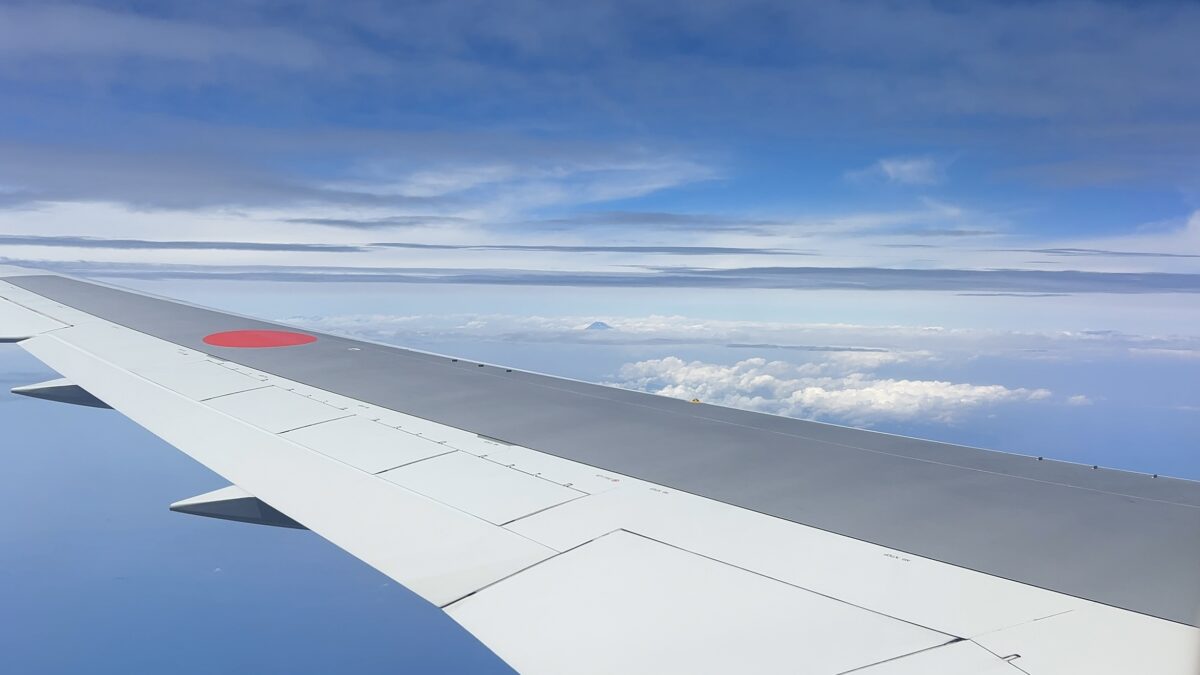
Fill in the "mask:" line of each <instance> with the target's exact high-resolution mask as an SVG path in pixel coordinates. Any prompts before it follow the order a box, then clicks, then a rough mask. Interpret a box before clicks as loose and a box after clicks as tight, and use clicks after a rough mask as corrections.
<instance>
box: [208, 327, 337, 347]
mask: <svg viewBox="0 0 1200 675" xmlns="http://www.w3.org/2000/svg"><path fill="white" fill-rule="evenodd" d="M316 341H317V338H316V337H315V336H312V335H305V334H304V333H292V332H290V331H286V330H230V331H225V332H224V333H213V334H212V335H205V336H204V343H205V344H210V345H213V346H216V347H250V348H260V347H293V346H295V345H306V344H308V343H310V342H316Z"/></svg>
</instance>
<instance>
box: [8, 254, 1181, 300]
mask: <svg viewBox="0 0 1200 675" xmlns="http://www.w3.org/2000/svg"><path fill="white" fill-rule="evenodd" d="M0 261H4V262H7V263H9V264H13V265H20V266H27V267H41V268H45V269H51V270H56V271H61V272H66V273H72V274H83V275H91V276H95V277H114V278H145V279H229V280H235V279H242V280H258V281H308V282H321V283H331V282H373V283H409V284H476V285H494V286H578V287H607V288H731V289H732V288H741V289H750V288H770V289H796V290H800V289H803V290H833V289H839V290H856V291H864V290H875V291H889V290H891V291H894V290H922V291H969V292H986V293H1021V294H1037V295H1041V296H1043V297H1053V296H1054V295H1057V294H1063V293H1122V294H1126V293H1127V294H1141V293H1200V274H1185V273H1130V272H1084V271H1075V270H1062V271H1046V270H1005V269H1002V270H961V269H904V268H899V269H896V268H881V267H742V268H728V269H713V268H702V267H682V266H680V267H657V266H643V269H644V270H645V271H641V272H611V271H565V270H539V269H495V268H471V269H467V268H438V267H332V266H299V265H291V266H279V265H274V266H273V265H246V266H236V265H182V264H145V263H116V262H114V263H108V262H93V261H63V260H56V261H49V260H28V259H17V258H0Z"/></svg>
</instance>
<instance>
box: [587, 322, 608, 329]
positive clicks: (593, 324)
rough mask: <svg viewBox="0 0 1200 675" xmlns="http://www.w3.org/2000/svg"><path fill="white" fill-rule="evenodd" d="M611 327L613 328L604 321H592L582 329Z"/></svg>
mask: <svg viewBox="0 0 1200 675" xmlns="http://www.w3.org/2000/svg"><path fill="white" fill-rule="evenodd" d="M612 329H613V327H612V326H610V325H608V324H606V323H604V322H603V321H593V322H591V323H589V324H588V326H587V328H584V330H612Z"/></svg>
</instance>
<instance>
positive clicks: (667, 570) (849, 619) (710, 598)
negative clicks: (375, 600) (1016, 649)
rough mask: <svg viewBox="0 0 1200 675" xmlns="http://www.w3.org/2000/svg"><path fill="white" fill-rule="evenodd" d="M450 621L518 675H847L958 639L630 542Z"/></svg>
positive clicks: (618, 536) (556, 569) (530, 573)
mask: <svg viewBox="0 0 1200 675" xmlns="http://www.w3.org/2000/svg"><path fill="white" fill-rule="evenodd" d="M446 611H447V613H449V614H450V616H451V617H453V618H454V619H455V620H456V621H458V622H459V623H461V624H463V625H464V626H466V628H467V629H468V630H470V631H471V632H473V633H475V634H476V635H479V636H481V637H482V638H483V639H484V641H485V642H486V643H487V644H488V645H489V646H490V647H492V648H493V649H494V650H495V651H496V653H497V654H499V655H500V657H501V658H503V659H505V660H506V661H507V662H508V663H509V664H511V665H512V666H513V667H514V668H516V669H517V670H518V671H520V672H545V673H565V672H588V673H739V672H742V673H770V672H811V673H841V672H844V671H847V670H851V669H854V668H858V667H861V666H865V665H869V664H871V663H876V662H878V661H882V660H885V659H889V658H893V657H895V656H898V655H901V654H908V653H912V652H916V651H920V650H923V649H928V648H931V647H934V646H937V645H940V644H944V643H946V642H949V641H950V640H952V639H953V638H952V637H951V636H949V635H945V634H943V633H939V632H936V631H932V630H929V629H927V628H922V627H920V626H916V625H913V624H910V623H907V622H904V621H898V620H896V619H893V618H891V617H886V616H883V615H880V614H876V613H874V612H870V611H867V610H864V609H861V608H858V607H854V606H852V605H848V604H846V603H843V602H839V601H837V600H833V599H830V598H827V597H824V596H821V595H818V594H816V593H812V592H810V591H806V590H804V589H801V588H797V587H795V586H789V585H788V584H784V583H781V582H779V581H776V580H774V579H770V578H768V577H764V576H761V575H758V574H754V573H751V572H747V571H746V570H742V569H738V568H736V567H733V566H730V565H726V564H724V563H721V562H718V561H715V560H712V559H709V558H705V557H702V556H699V555H696V554H694V553H690V552H688V551H684V550H682V549H679V548H675V547H673V546H668V545H666V544H663V543H661V542H657V541H654V540H651V539H647V538H645V537H642V536H638V535H636V534H632V533H629V532H624V531H617V532H613V533H610V534H607V535H604V536H602V537H599V538H597V539H595V540H593V541H590V542H588V543H586V544H584V545H582V546H580V547H578V548H575V549H573V550H571V551H568V552H566V553H564V554H562V555H560V556H558V557H556V558H554V559H552V560H549V561H546V562H544V563H542V564H540V565H537V566H535V567H533V568H531V569H529V570H526V571H524V572H522V573H520V574H518V575H516V576H513V577H510V578H508V579H505V580H503V581H501V582H499V583H497V584H494V585H492V586H489V587H488V588H485V589H483V590H482V591H480V592H478V593H476V594H474V595H472V596H470V597H468V598H464V599H463V600H460V601H458V602H456V603H454V604H452V605H450V606H449V607H447V608H446ZM531 635H536V636H537V639H536V640H531V639H530V636H531ZM548 645H553V649H547V646H548Z"/></svg>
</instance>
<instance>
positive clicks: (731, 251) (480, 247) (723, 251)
mask: <svg viewBox="0 0 1200 675" xmlns="http://www.w3.org/2000/svg"><path fill="white" fill-rule="evenodd" d="M370 245H371V246H378V247H382V248H411V249H417V250H448V251H521V252H531V251H532V252H546V253H633V254H659V255H801V256H810V255H816V254H815V253H812V252H810V251H797V250H789V249H779V248H747V247H738V246H602V245H578V246H572V245H555V244H537V245H525V244H419V243H412V242H374V243H372V244H370Z"/></svg>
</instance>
